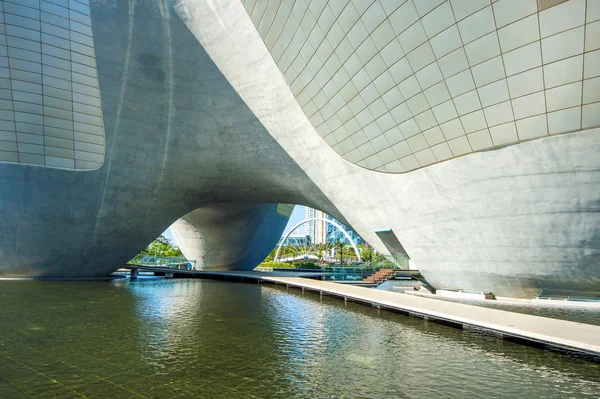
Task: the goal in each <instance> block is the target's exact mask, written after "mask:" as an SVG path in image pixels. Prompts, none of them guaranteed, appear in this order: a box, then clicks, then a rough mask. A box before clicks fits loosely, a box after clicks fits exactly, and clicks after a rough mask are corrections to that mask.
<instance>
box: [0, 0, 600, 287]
mask: <svg viewBox="0 0 600 399" xmlns="http://www.w3.org/2000/svg"><path fill="white" fill-rule="evenodd" d="M90 8H91V16H92V24H93V26H94V37H95V47H96V52H97V63H98V72H99V80H100V90H101V95H102V105H103V114H104V123H105V131H106V159H105V162H104V164H103V166H102V167H101V168H99V169H98V170H95V171H90V172H86V173H73V172H72V171H69V170H59V169H52V168H40V167H35V166H30V165H17V164H7V163H4V164H0V258H1V261H2V263H1V264H0V275H2V276H5V277H10V276H38V277H44V276H52V277H61V276H70V277H76V276H99V275H105V274H107V273H110V272H111V271H113V270H115V269H117V268H118V267H119V266H120V265H122V264H123V263H124V262H126V261H127V260H129V259H130V258H132V257H133V256H134V255H135V254H136V253H137V252H138V251H139V250H140V249H141V248H143V247H144V246H145V245H147V244H148V243H149V242H150V241H151V240H152V239H153V238H155V237H156V236H158V235H159V234H160V233H161V232H162V231H163V230H164V229H165V228H166V227H168V226H169V225H170V224H172V223H173V222H175V221H176V220H178V219H179V218H181V217H183V216H185V215H187V214H189V213H190V212H192V211H196V210H198V212H199V213H202V212H201V210H202V209H204V210H205V211H207V212H208V210H210V209H211V208H212V209H213V212H214V216H213V217H214V218H216V219H215V220H223V221H224V220H228V221H229V220H231V221H233V219H234V215H235V212H236V211H235V210H234V209H233V208H231V209H226V210H225V211H223V210H222V209H221V208H220V207H219V206H216V205H215V204H231V205H232V206H233V204H237V205H236V206H238V207H239V209H240V210H241V211H240V212H241V215H238V217H239V218H240V220H248V218H250V217H251V215H259V214H260V212H258V211H257V213H254V211H252V209H253V208H254V209H255V210H256V209H261V208H264V207H265V206H259V205H260V204H276V203H288V204H289V203H298V204H304V205H309V206H312V207H315V208H319V209H322V210H323V211H325V212H327V213H329V214H331V215H333V216H334V217H335V218H337V219H339V220H342V221H343V222H344V223H345V224H347V225H349V226H352V227H353V228H354V229H355V230H356V231H357V232H358V233H359V234H360V235H361V236H362V237H363V238H365V239H366V240H367V241H368V242H369V243H370V244H372V245H373V246H374V247H375V248H376V249H377V250H379V251H381V252H384V253H386V252H387V249H386V247H385V245H384V244H383V243H382V242H381V241H380V239H379V238H378V236H377V235H376V234H375V232H374V231H375V230H379V229H392V230H393V231H394V233H395V234H396V236H397V237H398V239H399V241H400V242H401V244H402V246H403V247H404V248H405V249H406V251H407V252H408V255H410V257H411V259H412V260H413V261H414V262H415V264H416V265H417V267H418V268H419V269H420V270H421V271H422V272H423V273H424V274H425V276H426V277H427V278H428V279H429V280H430V281H432V283H433V284H434V285H435V286H436V287H437V288H442V287H449V288H462V289H468V290H483V289H486V290H488V289H489V290H491V291H492V292H494V293H495V294H497V295H512V296H531V295H533V294H535V293H537V292H539V290H540V289H542V288H553V287H559V288H563V289H574V290H579V291H581V292H588V293H589V292H593V291H594V290H596V289H597V288H596V287H598V286H599V285H600V277H599V276H600V274H599V273H597V270H596V268H597V264H598V254H599V253H600V238H599V237H598V234H597V232H598V231H600V216H599V215H600V212H598V211H599V210H600V209H599V208H600V199H599V198H600V196H599V195H598V192H599V190H598V187H600V158H599V157H598V156H597V154H598V153H599V152H600V135H599V132H598V130H597V129H593V130H588V131H581V132H575V133H571V134H565V135H557V136H549V137H545V138H540V139H536V140H532V141H527V142H524V143H518V144H514V145H510V146H506V147H503V148H499V149H494V150H490V151H486V152H477V153H473V154H470V155H468V156H464V157H460V158H457V159H451V160H448V161H447V162H444V163H439V164H434V165H431V166H429V167H427V168H422V169H419V170H415V171H413V172H410V173H404V174H386V173H376V172H373V171H369V170H366V169H364V168H361V167H359V166H357V165H354V164H352V163H350V162H347V161H345V160H344V159H342V158H341V157H339V156H338V155H337V154H336V153H335V151H334V150H333V149H332V148H331V147H330V146H329V145H327V144H326V143H325V142H324V141H323V140H322V139H321V137H320V135H319V134H318V132H317V131H316V130H315V128H314V127H313V126H312V124H311V122H310V121H309V119H308V118H307V117H306V115H305V114H304V112H303V110H302V108H301V107H300V105H299V104H298V101H297V100H296V98H295V97H294V95H293V92H292V91H291V90H290V87H289V85H288V83H287V82H286V81H285V79H284V77H283V75H282V74H281V71H280V69H279V67H278V66H277V64H276V63H275V62H274V61H273V59H272V57H271V55H270V53H269V50H268V49H267V47H266V46H265V42H264V41H263V39H262V38H261V36H260V35H259V33H258V31H257V29H256V27H255V25H254V24H253V22H252V20H251V19H250V17H249V16H248V13H247V11H246V9H245V8H244V6H243V4H242V3H240V2H239V1H238V0H213V1H210V2H202V1H198V0H172V1H171V2H164V1H162V0H151V1H141V0H131V1H122V2H121V1H115V2H107V1H104V0H96V1H92V2H91V7H90ZM245 209H246V210H247V209H250V210H251V211H248V212H249V213H245V211H242V210H245ZM194 213H195V212H193V213H192V215H193V214H194ZM210 213H211V212H208V213H207V214H206V215H203V216H202V217H201V218H200V219H201V220H202V222H200V223H198V224H197V225H196V223H193V225H194V228H195V229H197V231H199V232H200V233H201V234H202V235H203V237H205V239H208V240H210V241H211V244H213V243H214V244H213V245H211V251H213V252H212V253H213V254H214V253H218V252H219V253H220V252H221V251H222V252H225V251H228V250H229V249H230V247H231V245H230V244H231V243H230V242H219V236H220V235H221V236H222V233H218V234H215V235H211V233H210V232H206V231H207V230H206V227H205V224H206V223H209V224H210V223H213V222H211V221H210V219H211V216H210ZM275 216H276V217H280V216H277V215H275ZM252 217H253V216H252ZM269 217H270V216H268V215H265V219H264V220H265V222H264V223H265V226H267V225H268V224H269ZM261 218H262V216H261ZM257 220H258V219H257ZM232 223H233V222H232ZM217 224H218V223H217ZM232 225H233V224H232ZM272 226H273V227H269V228H266V230H265V231H266V232H267V233H266V234H265V237H267V240H266V241H264V242H265V243H266V242H267V241H268V240H269V238H268V237H271V234H273V235H276V234H275V231H276V230H277V228H278V227H277V226H275V224H272ZM227 229H228V227H226V226H224V227H223V230H222V231H226V230H227ZM254 234H256V232H255V231H254V230H253V229H251V228H249V229H247V230H246V229H244V231H243V233H240V234H239V236H238V237H237V238H236V239H237V240H238V241H241V242H243V241H245V240H250V241H252V236H253V235H254ZM225 236H227V234H226V235H225ZM256 245H259V244H258V243H257V244H256ZM265 245H266V244H265ZM193 247H194V245H192V248H193ZM242 252H243V251H242ZM204 253H206V254H207V255H208V254H209V253H208V251H203V252H202V254H204ZM199 256H201V257H202V256H204V255H199ZM243 257H244V256H241V257H239V258H238V259H239V262H238V261H237V260H231V259H230V260H227V262H238V263H236V264H235V265H234V267H245V266H240V265H241V264H242V263H243V260H242V258H243ZM208 258H210V256H207V257H206V258H205V259H208ZM213 259H215V257H213ZM219 262H221V261H219ZM208 265H210V264H208ZM230 266H231V265H230Z"/></svg>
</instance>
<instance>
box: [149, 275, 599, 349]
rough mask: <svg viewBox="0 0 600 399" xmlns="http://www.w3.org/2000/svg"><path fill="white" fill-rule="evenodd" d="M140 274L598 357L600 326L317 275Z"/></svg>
mask: <svg viewBox="0 0 600 399" xmlns="http://www.w3.org/2000/svg"><path fill="white" fill-rule="evenodd" d="M139 270H140V271H142V270H146V271H166V272H173V273H175V274H176V275H184V274H185V275H188V276H189V277H192V276H197V277H207V278H217V279H231V280H242V281H246V280H250V281H256V282H259V283H271V284H282V285H286V286H288V287H293V288H299V289H301V290H302V291H305V290H308V291H314V292H318V293H320V294H321V295H329V296H335V297H339V298H341V299H343V300H346V301H355V302H361V303H366V304H370V305H372V306H377V307H380V308H382V309H388V310H391V311H395V312H400V313H404V314H407V315H412V316H417V317H422V318H423V319H425V320H429V321H434V322H441V323H443V324H447V325H450V326H454V327H459V328H466V329H469V328H472V329H480V330H484V331H487V332H490V333H493V334H495V335H497V336H498V337H499V338H503V339H508V340H514V341H517V342H521V343H525V344H530V345H531V344H533V345H545V346H548V347H552V348H557V349H562V350H566V351H569V352H575V353H583V354H588V355H593V356H595V357H600V326H594V325H589V324H582V323H576V322H571V321H565V320H559V319H552V318H547V317H539V316H533V315H526V314H521V313H514V312H507V311H503V310H496V309H489V308H484V307H479V306H472V305H465V304H461V303H454V302H446V301H441V300H438V299H431V298H423V297H419V296H414V295H403V294H399V293H394V292H389V291H381V290H374V289H368V288H363V287H355V286H349V285H343V284H337V283H333V282H328V281H321V280H315V279H311V278H310V277H315V273H290V272H280V273H274V272H254V271H183V270H173V269H164V270H163V269H160V268H153V267H147V268H144V267H140V268H139ZM182 277H183V276H182Z"/></svg>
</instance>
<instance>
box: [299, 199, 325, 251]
mask: <svg viewBox="0 0 600 399" xmlns="http://www.w3.org/2000/svg"><path fill="white" fill-rule="evenodd" d="M325 216H326V214H325V213H324V212H323V211H320V210H318V209H314V208H311V207H308V206H307V207H305V211H304V217H305V219H312V218H319V219H324V218H325ZM325 224H326V223H325V221H323V220H312V221H309V222H307V223H306V224H305V225H304V226H305V232H306V233H305V234H306V235H308V236H310V238H311V242H312V243H313V244H324V243H325V241H326V239H325V234H326V227H325Z"/></svg>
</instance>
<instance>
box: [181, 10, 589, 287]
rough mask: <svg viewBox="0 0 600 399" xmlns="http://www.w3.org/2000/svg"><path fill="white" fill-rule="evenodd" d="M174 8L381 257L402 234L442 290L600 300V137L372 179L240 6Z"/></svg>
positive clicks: (536, 144)
mask: <svg viewBox="0 0 600 399" xmlns="http://www.w3.org/2000/svg"><path fill="white" fill-rule="evenodd" d="M174 4H175V9H176V12H177V13H178V15H180V17H181V18H182V20H183V21H184V22H185V23H186V25H187V26H188V27H189V29H190V31H191V32H192V33H193V34H194V35H195V36H196V37H197V38H198V40H199V42H200V43H201V44H202V46H203V48H204V49H205V50H206V51H207V53H208V54H209V55H210V57H211V58H212V60H213V61H214V62H215V64H216V65H217V66H218V67H219V69H220V70H221V72H222V73H223V74H224V75H225V76H226V77H227V79H228V81H229V82H230V83H231V84H232V86H233V87H234V88H235V89H236V91H237V92H238V93H239V94H240V96H241V98H242V99H243V100H244V101H245V103H246V104H248V106H249V108H250V109H251V110H252V112H253V113H254V114H255V115H256V116H257V117H258V119H259V120H260V121H261V122H262V124H263V125H264V126H265V127H266V129H267V130H268V132H269V133H270V134H271V135H272V136H273V137H274V138H275V139H276V140H277V142H278V143H279V144H281V146H282V147H283V148H284V149H285V151H286V152H287V153H288V154H290V156H291V157H292V158H293V159H294V161H295V162H296V163H297V164H298V165H299V166H300V167H301V168H302V170H304V171H305V172H306V173H307V175H308V176H309V177H310V179H311V180H312V181H314V182H315V184H316V185H317V186H318V187H319V188H321V190H322V191H323V193H324V194H325V195H326V196H327V198H329V199H330V200H331V202H333V203H334V204H335V205H336V208H337V209H338V210H339V212H340V213H339V214H341V215H344V216H345V217H346V219H347V221H348V223H349V225H350V226H352V227H353V228H354V229H355V230H356V231H357V232H358V233H359V234H360V235H361V236H362V237H363V238H364V239H365V240H366V241H367V242H369V243H370V244H372V245H373V246H374V247H375V248H376V249H377V250H378V251H380V252H383V253H387V249H386V248H385V246H384V245H383V243H382V242H381V241H380V240H379V238H378V237H377V236H376V234H375V233H374V231H375V230H380V229H390V228H391V229H392V230H393V231H394V232H395V233H396V235H397V236H398V239H399V241H400V243H401V244H402V246H403V247H404V248H405V249H406V251H407V253H408V255H409V256H410V258H411V261H412V262H413V263H414V264H415V265H416V267H417V268H418V269H419V270H420V271H421V273H422V274H423V275H424V276H425V278H427V280H428V281H429V282H430V283H431V284H432V285H433V286H434V287H436V288H438V289H439V288H449V289H463V290H466V291H489V292H492V293H494V294H495V295H504V296H513V297H533V296H535V295H537V294H538V293H539V292H540V290H541V289H543V288H547V289H565V290H568V289H571V290H574V291H580V292H582V293H583V294H584V295H590V296H591V295H597V294H598V290H599V289H598V287H600V273H599V272H598V265H600V237H599V236H598V231H600V212H599V210H600V157H598V156H597V154H598V151H600V135H599V134H598V133H599V132H598V130H597V129H592V130H588V131H582V132H576V133H570V134H565V135H558V136H552V137H547V138H542V139H537V140H533V141H528V142H524V143H520V144H516V145H510V146H507V147H504V148H501V149H497V150H491V151H486V152H480V153H476V154H471V155H468V156H464V157H460V158H457V159H454V160H450V161H446V162H443V163H440V164H436V165H433V166H430V167H427V168H424V169H420V170H417V171H414V172H411V173H409V174H403V175H389V174H382V173H376V172H369V171H367V170H365V169H362V168H360V167H357V166H354V165H352V164H350V163H348V162H346V161H344V160H343V159H341V158H340V157H339V156H337V154H336V153H335V152H334V151H333V150H332V149H331V148H330V147H329V146H328V145H327V144H326V143H325V142H324V141H323V140H322V139H321V138H320V136H319V135H318V133H317V132H316V131H315V129H314V128H313V127H312V125H311V123H310V121H309V120H308V119H307V117H306V115H305V114H304V113H303V111H302V109H301V108H300V106H299V105H298V103H297V102H296V100H295V98H294V96H293V94H292V92H291V91H290V89H289V87H288V84H287V82H286V81H285V80H284V78H283V77H282V76H281V74H280V72H279V69H278V67H277V65H276V64H275V62H274V61H273V59H272V58H271V57H270V53H269V51H268V50H267V48H266V47H265V45H264V42H263V41H262V39H261V37H260V35H259V34H258V32H257V31H256V29H255V27H254V25H253V23H252V21H251V20H250V18H249V17H248V15H247V12H246V10H245V8H244V7H243V5H242V4H241V3H240V2H238V1H235V0H220V1H214V2H212V3H211V7H203V6H202V4H200V3H198V2H195V1H191V0H177V1H175V2H174ZM225 15H226V16H227V17H226V18H222V17H221V16H225ZM304 204H306V205H312V206H314V204H311V203H304ZM316 207H317V208H319V206H316ZM321 209H323V208H321ZM339 214H337V213H333V214H332V215H333V216H335V217H338V215H339Z"/></svg>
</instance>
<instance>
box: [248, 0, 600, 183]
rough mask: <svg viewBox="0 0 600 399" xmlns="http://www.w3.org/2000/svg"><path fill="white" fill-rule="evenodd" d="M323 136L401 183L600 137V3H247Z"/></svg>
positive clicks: (304, 0)
mask: <svg viewBox="0 0 600 399" xmlns="http://www.w3.org/2000/svg"><path fill="white" fill-rule="evenodd" d="M242 2H243V3H244V6H245V8H246V10H247V12H248V14H249V16H250V18H251V19H252V21H253V23H254V25H255V26H256V28H257V30H258V32H259V34H260V35H261V37H262V38H263V41H264V42H265V44H266V46H267V48H268V49H269V51H270V53H271V55H272V56H273V59H274V60H275V62H276V63H277V65H278V67H279V69H280V70H281V72H282V73H283V76H284V78H285V79H286V81H287V82H288V84H289V85H290V88H291V90H292V92H293V93H294V95H295V97H296V99H297V101H298V103H299V104H300V106H301V107H302V109H303V110H304V112H305V114H306V115H307V117H308V118H309V120H310V121H311V123H312V124H313V126H314V127H315V128H316V130H317V131H318V132H319V134H320V135H321V136H322V137H323V139H324V140H325V141H326V142H327V143H328V144H329V145H330V146H331V147H332V148H333V149H334V150H335V151H336V152H337V153H338V154H339V155H341V156H342V157H343V158H345V159H346V160H348V161H350V162H353V163H355V164H357V165H360V166H362V167H364V168H368V169H372V170H377V171H381V172H389V173H401V172H407V171H410V170H414V169H417V168H420V167H423V166H427V165H431V164H434V163H436V162H441V161H444V160H447V159H451V158H454V157H458V156H461V155H465V154H469V153H471V152H474V151H480V150H485V149H489V148H494V147H499V146H504V145H507V144H509V143H515V142H518V141H523V140H530V139H534V138H539V137H544V136H548V135H553V134H559V133H566V132H572V131H578V130H581V129H587V128H592V127H597V126H600V1H599V0H588V1H587V2H586V0H569V1H566V2H564V3H562V4H557V5H555V6H553V7H551V8H548V9H545V10H544V11H541V12H538V4H537V1H536V0H498V1H490V0H446V1H443V0H408V1H400V0H378V1H372V0H350V1H349V0H335V1H326V0H312V1H311V0H295V1H292V0H242Z"/></svg>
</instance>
